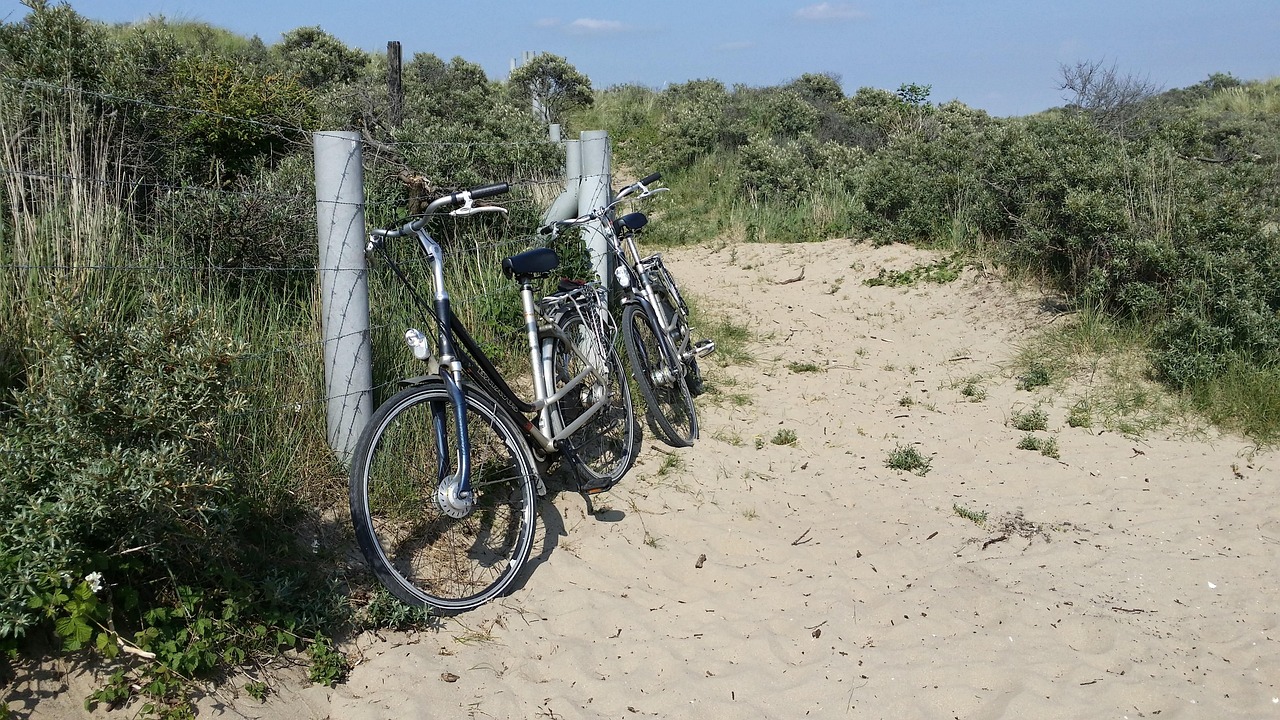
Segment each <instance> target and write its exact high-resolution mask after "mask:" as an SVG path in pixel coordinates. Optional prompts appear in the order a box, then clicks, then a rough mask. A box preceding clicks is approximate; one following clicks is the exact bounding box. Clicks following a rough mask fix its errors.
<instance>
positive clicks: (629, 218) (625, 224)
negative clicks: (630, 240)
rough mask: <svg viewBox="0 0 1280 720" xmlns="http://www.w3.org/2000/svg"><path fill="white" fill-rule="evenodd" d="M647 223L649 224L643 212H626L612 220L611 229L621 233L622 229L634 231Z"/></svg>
mask: <svg viewBox="0 0 1280 720" xmlns="http://www.w3.org/2000/svg"><path fill="white" fill-rule="evenodd" d="M647 224H649V218H647V217H645V216H644V213H639V212H633V213H627V214H626V215H623V216H622V217H620V218H618V219H617V220H614V221H613V230H614V232H618V233H621V232H622V231H623V230H624V229H625V230H630V231H632V232H635V231H636V230H639V229H640V228H642V227H644V226H645V225H647Z"/></svg>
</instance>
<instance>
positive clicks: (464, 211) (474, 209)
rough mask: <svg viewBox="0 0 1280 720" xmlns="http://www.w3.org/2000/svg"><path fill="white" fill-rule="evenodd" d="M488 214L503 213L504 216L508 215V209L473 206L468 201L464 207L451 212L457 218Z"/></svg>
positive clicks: (495, 206)
mask: <svg viewBox="0 0 1280 720" xmlns="http://www.w3.org/2000/svg"><path fill="white" fill-rule="evenodd" d="M486 212H496V213H502V214H503V215H506V214H507V209H506V208H504V207H498V206H497V205H472V204H471V200H470V199H468V200H467V204H466V205H463V206H462V207H460V208H456V209H454V210H450V211H449V214H450V215H456V216H463V215H475V214H477V213H486Z"/></svg>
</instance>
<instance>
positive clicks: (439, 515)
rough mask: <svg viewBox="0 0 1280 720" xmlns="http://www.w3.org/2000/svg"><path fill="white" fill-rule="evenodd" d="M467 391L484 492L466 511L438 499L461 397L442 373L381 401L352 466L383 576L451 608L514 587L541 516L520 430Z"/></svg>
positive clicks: (477, 487) (371, 558)
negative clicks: (456, 511) (453, 510)
mask: <svg viewBox="0 0 1280 720" xmlns="http://www.w3.org/2000/svg"><path fill="white" fill-rule="evenodd" d="M463 398H464V403H465V406H466V422H467V429H468V435H469V436H470V443H471V452H470V458H471V487H472V490H473V492H474V493H475V494H476V496H477V501H476V504H475V506H474V507H473V508H472V509H471V511H470V512H468V513H467V514H466V515H465V516H463V517H461V518H454V517H451V516H450V515H449V514H447V513H446V512H445V511H444V510H443V509H442V507H441V504H440V502H439V501H438V500H437V490H438V489H439V488H440V487H441V481H440V479H439V478H440V477H441V476H442V475H447V474H449V472H450V468H456V466H457V458H456V453H457V428H456V425H455V421H454V412H453V409H454V404H453V401H452V400H451V399H450V397H449V393H448V391H447V390H446V388H445V385H444V382H443V381H442V380H440V379H439V378H435V379H432V380H430V381H428V382H427V383H425V384H422V385H417V386H414V387H411V388H407V389H405V390H402V391H401V392H399V393H397V394H396V395H394V396H393V397H391V398H389V399H388V400H387V401H386V402H384V403H383V404H382V405H381V406H379V407H378V409H377V410H376V411H375V412H374V414H373V416H372V418H370V420H369V424H368V425H367V426H366V427H365V430H364V432H363V433H362V434H361V436H360V440H359V442H358V443H357V445H356V449H355V453H354V456H353V460H352V463H351V477H350V487H349V500H350V504H351V519H352V523H353V524H354V526H355V532H356V542H357V544H358V545H359V546H360V551H361V553H362V554H363V555H364V557H365V559H366V560H367V561H368V562H369V565H370V567H372V569H373V572H374V575H375V576H377V578H378V580H379V581H380V582H381V583H382V584H383V585H384V586H385V587H386V588H387V589H388V590H390V591H391V593H392V594H393V595H395V596H396V597H397V598H399V599H401V600H403V601H404V602H406V603H408V604H410V605H414V606H420V607H421V606H426V607H430V608H433V609H434V611H435V612H436V613H437V614H441V615H452V614H455V613H458V612H462V611H465V610H470V609H473V608H475V607H478V606H480V605H482V604H484V603H485V602H488V601H489V600H492V599H493V598H495V597H497V596H499V595H501V594H502V593H504V592H505V591H506V590H507V589H508V587H510V585H511V583H512V582H513V581H514V580H515V579H516V577H517V576H518V575H519V574H520V571H521V569H522V568H523V566H524V563H525V561H526V560H527V559H528V557H529V551H530V548H531V547H532V545H533V537H534V525H535V522H536V521H535V514H536V507H535V503H536V487H535V485H536V482H537V477H538V475H537V469H536V466H535V464H534V460H533V457H532V455H531V454H530V452H529V449H528V445H527V444H526V443H525V441H524V439H523V437H522V436H521V433H520V431H519V429H518V428H517V427H516V425H515V424H514V423H513V422H512V421H511V419H510V418H509V417H508V416H507V415H506V414H505V412H503V411H502V410H501V409H500V408H499V407H498V405H497V403H496V401H494V400H493V398H491V397H489V396H488V395H487V394H485V393H483V392H481V391H479V390H478V389H476V388H471V387H467V388H465V389H464V391H463ZM435 419H439V420H442V421H443V423H442V425H443V428H444V430H445V448H444V449H443V452H442V451H441V448H440V447H438V443H437V440H436V434H435V431H434V427H435V426H434V421H435Z"/></svg>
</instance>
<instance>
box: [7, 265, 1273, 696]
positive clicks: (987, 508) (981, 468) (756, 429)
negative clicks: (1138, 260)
mask: <svg viewBox="0 0 1280 720" xmlns="http://www.w3.org/2000/svg"><path fill="white" fill-rule="evenodd" d="M936 257H937V256H936V255H934V254H931V253H929V252H927V251H923V250H918V249H913V248H907V247H902V246H889V247H882V248H873V247H871V246H870V245H867V244H858V243H854V242H852V241H849V240H832V241H828V242H823V243H812V244H803V245H786V246H781V245H755V244H727V245H724V246H720V247H714V248H708V247H703V248H690V249H680V250H676V251H668V252H667V253H666V258H667V260H668V264H669V265H670V266H671V267H672V268H673V269H674V271H675V273H676V276H677V277H678V278H679V280H680V282H681V284H682V286H683V287H684V288H686V289H687V291H688V292H689V293H690V294H692V295H694V296H696V297H697V299H698V302H699V303H700V304H702V305H703V306H707V307H710V308H714V309H716V310H718V311H721V312H724V313H726V314H728V315H730V316H731V317H734V318H736V319H737V320H738V321H740V322H744V323H746V324H748V325H749V326H751V327H752V328H753V329H754V330H755V331H756V332H757V333H758V334H759V339H758V340H757V341H755V342H753V343H751V344H750V346H749V349H750V351H751V352H752V353H753V355H754V357H755V361H754V363H752V364H749V365H733V366H730V367H719V366H717V364H716V363H714V362H710V363H708V364H709V365H710V366H711V367H709V369H708V374H709V376H710V379H711V382H712V384H713V385H714V386H715V387H716V392H714V393H711V394H708V395H706V396H703V397H702V398H700V399H699V412H700V417H701V421H702V437H701V439H700V441H699V442H698V443H697V444H696V445H695V446H694V447H692V448H687V449H682V450H671V449H669V448H665V447H662V446H657V444H656V441H654V440H653V439H652V438H651V437H649V436H647V437H646V441H645V443H646V447H645V449H644V451H643V453H642V455H641V460H640V462H639V464H638V465H637V467H636V468H635V469H634V470H633V471H632V473H631V474H630V475H629V476H628V477H627V478H626V479H625V480H624V481H623V482H622V483H621V484H620V485H619V486H618V487H616V488H615V489H614V490H612V491H611V492H609V493H608V494H606V495H602V496H598V497H597V498H595V500H594V508H588V506H587V505H586V503H585V502H584V501H583V499H582V498H581V497H580V496H578V495H577V494H575V493H572V492H567V491H562V492H559V493H556V494H554V495H553V496H551V497H549V498H547V500H546V502H545V503H544V504H543V511H542V513H541V521H542V525H541V529H542V530H545V532H543V534H542V536H541V537H542V541H541V542H540V544H539V545H538V546H537V547H536V548H535V551H534V555H535V557H534V559H533V561H532V562H531V568H530V570H529V571H528V572H527V574H526V576H525V577H524V578H523V580H522V582H521V583H520V584H519V585H518V587H517V589H516V590H515V591H514V592H513V593H511V595H510V596H509V597H506V598H503V599H501V600H499V601H496V602H494V603H491V604H489V605H487V606H485V607H483V608H481V609H479V610H476V611H474V612H471V613H468V614H466V615H464V616H462V617H459V618H455V619H448V620H444V621H442V622H441V623H440V625H439V627H438V628H436V629H434V630H429V631H423V632H418V633H413V634H403V633H393V632H383V633H379V634H377V635H373V634H366V635H363V636H360V637H357V638H350V639H348V640H347V641H346V642H345V645H344V649H345V650H346V651H347V652H348V653H349V655H350V656H351V658H352V659H353V661H354V663H355V665H354V668H353V669H352V671H351V673H350V677H349V679H348V680H347V681H346V682H345V683H344V684H341V685H338V686H337V687H335V688H326V687H318V686H307V685H306V683H305V682H304V681H302V680H301V679H300V676H299V675H298V673H297V671H292V672H291V673H285V674H284V675H282V676H281V677H280V678H279V679H277V681H276V682H275V684H274V687H273V690H274V694H273V695H272V696H271V697H270V698H269V699H268V701H267V702H266V703H265V704H264V703H259V702H257V701H255V700H252V699H250V698H248V697H247V696H244V695H240V696H239V697H236V694H235V691H234V689H232V688H224V689H223V690H222V691H221V692H220V693H219V694H218V695H217V696H214V697H211V698H206V699H205V700H203V701H202V703H201V710H202V711H201V716H202V717H204V716H208V717H226V718H242V717H243V718H269V719H281V720H295V719H297V720H301V719H304V718H305V719H308V720H310V719H312V718H315V719H320V718H333V719H334V720H339V719H342V720H348V719H349V720H361V719H366V718H368V719H374V718H377V719H382V718H393V717H394V718H465V717H476V718H535V717H543V718H562V719H565V720H570V719H573V718H626V717H660V718H688V717H701V718H799V717H815V718H828V717H851V718H961V719H981V718H1142V717H1146V718H1156V717H1158V718H1159V719H1160V720H1171V719H1173V718H1268V717H1270V718H1280V610H1277V600H1276V597H1277V593H1276V588H1277V581H1278V580H1280V573H1278V572H1277V571H1278V569H1280V493H1278V492H1277V480H1278V479H1280V472H1278V471H1277V469H1276V456H1275V453H1274V452H1265V451H1264V452H1256V451H1255V449H1254V448H1252V447H1251V446H1250V445H1249V443H1247V442H1246V441H1244V440H1242V439H1239V438H1234V437H1229V436H1219V435H1217V434H1215V433H1213V432H1211V431H1201V432H1198V433H1190V434H1189V433H1188V432H1186V430H1185V429H1179V428H1178V427H1170V428H1166V429H1163V430H1159V431H1155V432H1150V433H1148V434H1147V435H1146V436H1144V437H1142V438H1135V437H1127V436H1125V435H1124V434H1122V433H1120V432H1116V431H1114V430H1107V429H1105V428H1103V427H1101V426H1096V425H1095V426H1094V427H1092V428H1082V427H1069V426H1068V424H1067V416H1068V411H1069V409H1070V406H1071V404H1072V402H1073V401H1074V399H1075V398H1076V397H1079V396H1080V394H1081V393H1083V392H1085V391H1086V390H1088V389H1089V388H1088V386H1087V385H1081V384H1076V385H1072V386H1067V387H1061V386H1059V387H1051V388H1039V389H1036V390H1033V391H1027V390H1020V389H1018V388H1017V378H1016V377H1015V373H1014V372H1013V371H1012V369H1011V367H1012V366H1011V360H1012V359H1013V357H1014V356H1015V355H1016V353H1017V351H1018V349H1019V347H1020V344H1021V343H1023V342H1025V341H1026V340H1027V339H1028V338H1029V337H1031V336H1032V334H1033V333H1035V332H1036V331H1037V330H1039V329H1040V328H1043V327H1044V326H1046V325H1049V324H1052V323H1063V322H1070V317H1064V316H1062V315H1060V314H1055V312H1054V311H1053V310H1052V309H1051V306H1052V303H1047V302H1045V298H1043V297H1042V296H1041V295H1040V294H1038V293H1036V292H1034V291H1031V290H1027V289H1025V288H1022V289H1017V288H1013V287H1011V286H1010V285H1008V284H1007V283H1005V282H1003V281H1002V280H1001V279H1000V277H999V276H998V275H996V274H993V273H990V272H983V271H981V270H977V269H968V270H966V271H965V272H964V274H963V275H962V277H961V278H960V279H959V280H957V281H955V282H952V283H948V284H945V285H931V284H920V285H915V286H911V287H907V288H892V287H868V286H866V285H864V284H863V280H865V279H867V278H870V277H874V276H875V275H876V274H877V272H878V271H879V270H880V268H890V269H898V270H904V269H908V268H911V267H914V266H917V265H920V264H923V263H928V262H932V261H933V260H934V259H936ZM801 275H803V277H802V278H801ZM797 278H800V279H797ZM967 380H972V381H973V382H971V383H967V387H968V390H965V388H966V381H967ZM1086 380H1087V378H1086ZM1082 382H1083V381H1082ZM1036 407H1039V408H1041V409H1042V410H1044V411H1045V412H1046V414H1047V418H1048V429H1047V431H1041V432H1037V433H1035V435H1036V436H1038V437H1040V438H1042V439H1048V438H1054V439H1055V440H1056V442H1057V445H1058V455H1059V457H1058V458H1053V457H1049V456H1046V455H1043V454H1041V453H1039V452H1036V451H1033V450H1021V449H1018V447H1017V445H1018V443H1019V441H1020V440H1022V438H1023V437H1024V436H1025V435H1027V433H1026V432H1024V431H1021V430H1018V429H1016V428H1015V427H1013V426H1012V424H1011V419H1012V418H1013V416H1014V415H1015V414H1016V413H1018V412H1022V411H1027V410H1030V409H1032V408H1036ZM781 430H790V431H792V432H794V435H795V442H794V443H793V444H789V445H777V444H774V443H773V442H772V441H773V440H774V439H775V437H777V436H778V433H779V431H781ZM779 439H781V438H779ZM906 447H912V448H915V449H916V450H917V451H918V453H919V454H920V455H921V456H922V457H924V458H926V459H928V460H929V462H930V466H929V470H928V472H927V473H925V474H923V475H921V474H917V473H911V472H903V471H898V470H894V469H891V468H889V467H887V466H886V461H887V459H888V457H889V456H890V454H891V453H893V452H894V451H895V450H897V449H900V448H906ZM591 509H594V511H595V512H594V513H593V512H590V510H591ZM983 514H985V520H984V521H983V522H982V523H981V524H979V523H978V522H975V520H981V519H982V517H983ZM965 516H968V517H965ZM540 531H541V530H540ZM41 682H43V685H39V687H37V685H38V683H37V684H36V685H32V686H31V687H32V688H35V689H41V688H42V689H43V692H45V693H46V695H47V696H48V697H47V698H46V699H44V700H42V701H41V702H40V703H38V704H36V705H35V709H34V712H32V713H31V717H36V718H45V717H48V718H54V717H75V716H76V715H73V714H70V713H77V714H83V713H82V711H79V710H78V708H79V705H80V702H81V698H82V697H83V692H79V694H78V695H77V692H78V688H79V685H75V684H74V678H71V679H68V678H64V677H56V676H53V675H51V676H50V677H47V678H45V679H44V680H42V681H41ZM69 682H71V683H73V684H72V685H68V683H69ZM68 700H69V701H70V702H68ZM15 709H16V706H15ZM24 712H25V711H24ZM99 714H100V715H101V713H99Z"/></svg>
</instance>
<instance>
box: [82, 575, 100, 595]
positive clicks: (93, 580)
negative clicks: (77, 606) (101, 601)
mask: <svg viewBox="0 0 1280 720" xmlns="http://www.w3.org/2000/svg"><path fill="white" fill-rule="evenodd" d="M84 581H85V582H87V583H89V589H90V590H92V591H93V593H94V594H95V595H97V594H98V591H99V590H101V589H102V573H100V572H98V571H97V570H94V571H93V572H91V573H89V574H88V575H85V576H84Z"/></svg>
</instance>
